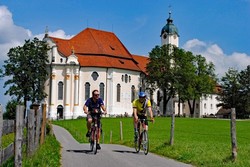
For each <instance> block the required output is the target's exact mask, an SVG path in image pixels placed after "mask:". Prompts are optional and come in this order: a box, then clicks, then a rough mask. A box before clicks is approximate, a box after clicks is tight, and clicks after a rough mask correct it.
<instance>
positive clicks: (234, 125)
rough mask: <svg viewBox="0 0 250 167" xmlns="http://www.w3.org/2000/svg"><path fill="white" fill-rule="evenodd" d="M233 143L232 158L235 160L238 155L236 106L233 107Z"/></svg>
mask: <svg viewBox="0 0 250 167" xmlns="http://www.w3.org/2000/svg"><path fill="white" fill-rule="evenodd" d="M231 143H232V159H233V160H234V161H235V160H236V157H237V140H236V113H235V108H232V109H231Z"/></svg>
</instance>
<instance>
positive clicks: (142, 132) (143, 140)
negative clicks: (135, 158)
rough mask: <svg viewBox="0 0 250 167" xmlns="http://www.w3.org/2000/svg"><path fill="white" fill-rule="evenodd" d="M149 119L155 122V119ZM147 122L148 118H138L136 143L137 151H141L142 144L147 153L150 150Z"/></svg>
mask: <svg viewBox="0 0 250 167" xmlns="http://www.w3.org/2000/svg"><path fill="white" fill-rule="evenodd" d="M148 121H150V122H153V120H148ZM145 122H146V119H138V124H137V131H138V135H137V138H136V140H135V142H134V144H135V151H136V152H137V153H138V152H139V151H140V149H141V146H142V149H143V152H144V154H145V155H147V154H148V151H149V139H148V131H147V130H146V124H145Z"/></svg>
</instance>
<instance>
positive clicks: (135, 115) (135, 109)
mask: <svg viewBox="0 0 250 167" xmlns="http://www.w3.org/2000/svg"><path fill="white" fill-rule="evenodd" d="M133 114H134V117H135V118H137V108H136V107H133Z"/></svg>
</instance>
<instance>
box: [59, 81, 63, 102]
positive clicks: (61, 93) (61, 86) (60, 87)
mask: <svg viewBox="0 0 250 167" xmlns="http://www.w3.org/2000/svg"><path fill="white" fill-rule="evenodd" d="M58 100H63V82H62V81H60V82H58Z"/></svg>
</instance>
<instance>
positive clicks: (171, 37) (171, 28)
mask: <svg viewBox="0 0 250 167" xmlns="http://www.w3.org/2000/svg"><path fill="white" fill-rule="evenodd" d="M160 37H161V45H164V44H166V45H167V44H172V45H175V46H177V47H179V34H178V29H177V27H176V26H175V25H174V24H173V19H172V18H171V12H169V17H168V19H167V24H166V25H165V26H164V27H163V28H162V30H161V35H160Z"/></svg>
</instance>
